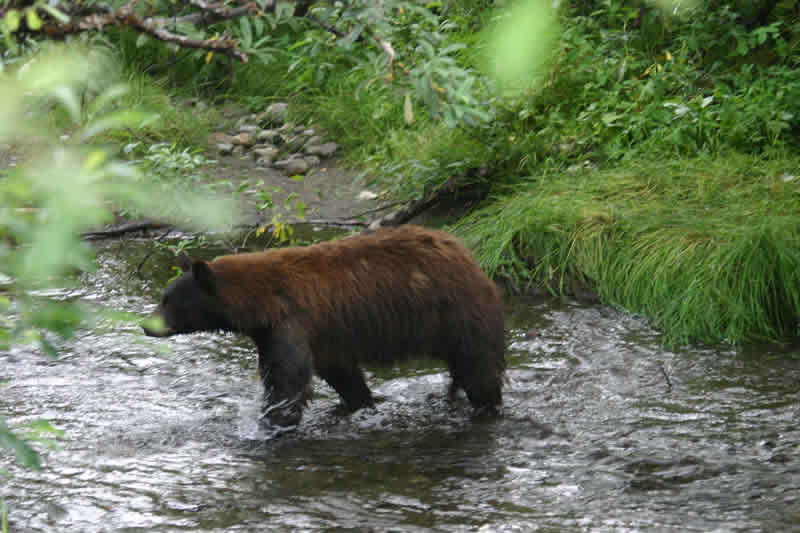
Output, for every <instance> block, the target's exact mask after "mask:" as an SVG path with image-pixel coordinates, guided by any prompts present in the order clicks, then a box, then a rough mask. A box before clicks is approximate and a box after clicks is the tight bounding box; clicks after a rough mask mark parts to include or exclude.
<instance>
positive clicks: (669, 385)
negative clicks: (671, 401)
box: [658, 362, 672, 394]
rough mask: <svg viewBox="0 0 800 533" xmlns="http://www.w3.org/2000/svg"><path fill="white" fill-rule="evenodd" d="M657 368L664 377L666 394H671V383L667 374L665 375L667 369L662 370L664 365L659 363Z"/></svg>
mask: <svg viewBox="0 0 800 533" xmlns="http://www.w3.org/2000/svg"><path fill="white" fill-rule="evenodd" d="M658 367H659V368H660V369H661V373H662V374H663V375H664V379H665V380H666V382H667V394H669V393H670V392H672V381H671V380H670V379H669V374H667V369H666V368H664V363H663V362H659V363H658Z"/></svg>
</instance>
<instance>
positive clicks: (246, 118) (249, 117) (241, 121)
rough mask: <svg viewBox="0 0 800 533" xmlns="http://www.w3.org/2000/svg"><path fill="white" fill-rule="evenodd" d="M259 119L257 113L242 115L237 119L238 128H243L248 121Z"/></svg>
mask: <svg viewBox="0 0 800 533" xmlns="http://www.w3.org/2000/svg"><path fill="white" fill-rule="evenodd" d="M257 119H258V116H257V115H256V114H255V113H250V114H248V115H245V116H243V117H240V118H239V120H237V121H236V129H239V128H241V127H242V126H244V125H245V124H247V123H248V122H250V123H251V124H252V123H253V122H255V121H256V120H257Z"/></svg>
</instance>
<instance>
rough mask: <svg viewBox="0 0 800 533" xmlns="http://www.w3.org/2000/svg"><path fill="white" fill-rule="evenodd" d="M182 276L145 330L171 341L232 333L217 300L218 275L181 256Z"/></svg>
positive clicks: (203, 265) (170, 286)
mask: <svg viewBox="0 0 800 533" xmlns="http://www.w3.org/2000/svg"><path fill="white" fill-rule="evenodd" d="M178 266H179V267H180V269H181V270H182V271H183V274H181V275H180V277H178V278H177V279H175V280H174V281H173V282H172V283H170V284H169V286H168V287H167V289H166V290H165V291H164V295H163V296H162V297H161V303H159V305H158V307H157V308H156V310H155V312H153V314H152V315H151V316H150V318H148V319H147V320H146V321H145V322H144V323H143V324H142V329H144V332H145V334H146V335H149V336H150V337H170V336H172V335H178V334H181V333H194V332H197V331H217V330H230V329H231V327H230V323H229V321H228V319H227V318H226V317H225V314H224V311H223V309H222V307H223V306H222V303H221V302H220V300H219V298H218V296H217V286H216V280H215V275H214V272H213V270H212V269H211V267H210V266H209V264H208V263H206V262H205V261H201V260H192V259H190V258H189V257H188V256H187V255H186V254H184V253H183V252H181V253H180V254H179V255H178Z"/></svg>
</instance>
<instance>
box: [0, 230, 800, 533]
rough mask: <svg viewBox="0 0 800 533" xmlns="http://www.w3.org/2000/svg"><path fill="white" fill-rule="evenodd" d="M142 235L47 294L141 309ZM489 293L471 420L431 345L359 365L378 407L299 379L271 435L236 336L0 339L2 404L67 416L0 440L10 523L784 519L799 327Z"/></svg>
mask: <svg viewBox="0 0 800 533" xmlns="http://www.w3.org/2000/svg"><path fill="white" fill-rule="evenodd" d="M152 252H153V250H152V249H151V248H150V247H149V244H147V243H137V242H136V241H123V242H116V243H111V244H108V245H105V246H104V247H103V248H101V251H100V260H99V263H100V269H99V270H98V271H97V272H95V273H92V274H87V275H85V276H83V277H82V278H81V280H80V284H79V285H78V286H77V287H74V288H70V289H64V290H63V291H60V292H58V291H57V292H54V293H53V294H52V295H51V296H54V297H62V298H75V297H81V298H84V299H86V300H89V301H93V302H95V303H97V304H101V305H103V306H106V307H108V308H110V309H115V310H123V311H129V312H133V313H142V314H144V313H147V312H149V311H150V310H151V309H152V307H153V306H154V303H155V302H156V301H157V300H158V297H159V294H160V291H161V288H162V287H163V286H164V284H165V283H166V278H167V277H168V276H169V275H170V273H169V264H170V260H169V257H168V256H167V254H166V253H165V252H161V251H157V252H155V253H152ZM151 253H152V255H150V256H148V254H151ZM140 264H141V265H142V266H141V268H139V267H140ZM137 270H138V272H137ZM507 307H508V310H507V327H508V331H507V341H508V359H509V366H510V368H509V372H508V384H507V388H506V393H505V407H504V414H503V416H502V417H500V418H497V419H490V420H486V419H479V418H473V417H472V416H471V409H470V408H469V405H468V403H467V401H466V400H465V399H461V400H460V401H455V402H449V401H447V400H446V387H447V381H448V380H447V374H446V372H445V371H444V368H443V367H442V366H441V365H438V364H437V363H435V362H426V363H416V364H409V365H406V366H404V367H402V368H394V369H389V370H386V369H370V372H369V373H368V375H369V379H368V382H369V384H370V387H371V388H372V390H373V392H374V393H375V394H376V396H377V397H378V398H379V400H380V401H379V403H378V406H377V409H375V410H366V411H362V412H358V413H356V414H354V415H352V416H343V415H342V414H341V413H340V410H339V409H337V406H338V403H339V401H338V398H337V397H336V395H335V393H334V392H333V391H332V390H331V389H329V388H328V387H327V386H326V385H325V384H324V383H322V382H321V381H319V380H316V381H315V398H314V401H313V402H312V404H311V406H310V407H309V408H308V409H307V410H306V412H305V415H304V420H303V424H302V426H301V427H300V429H299V430H298V431H297V432H296V433H294V434H292V435H284V436H281V437H279V438H273V439H268V438H266V437H267V436H266V435H265V434H264V433H263V430H262V429H260V428H259V426H258V424H257V417H258V405H259V402H258V398H259V385H258V383H257V380H256V377H255V375H256V370H255V363H256V358H255V356H254V352H253V347H252V346H251V345H250V343H249V341H247V340H245V339H243V338H239V337H236V336H232V335H216V334H207V335H205V334H204V335H196V336H185V337H176V338H173V339H169V340H164V339H151V338H146V337H144V336H143V335H142V333H141V331H140V329H139V328H138V327H136V325H135V324H130V325H123V326H119V325H114V324H112V323H111V322H109V323H107V324H100V325H101V326H103V325H105V326H106V327H105V328H102V329H101V330H99V331H98V330H93V331H85V332H84V333H83V334H81V335H79V336H78V338H77V339H74V340H73V341H70V342H69V343H65V344H63V345H62V346H61V349H62V356H61V357H60V359H58V360H56V361H53V360H50V359H47V358H45V357H43V356H41V355H40V354H37V353H35V352H34V351H33V350H32V349H26V348H16V349H14V350H13V351H11V352H10V353H0V365H2V367H1V368H2V369H1V370H0V378H5V379H7V380H8V381H7V382H5V383H3V384H2V385H0V412H2V413H3V414H4V415H5V416H6V417H7V418H8V421H9V423H10V424H11V425H12V426H14V425H19V424H23V423H25V422H26V421H30V420H33V419H39V418H44V419H47V420H49V421H51V422H52V423H53V424H54V425H56V426H57V427H59V428H61V429H63V430H65V432H66V434H65V437H64V438H63V439H62V442H61V444H60V447H59V448H58V449H57V450H55V451H45V452H44V462H45V467H44V469H43V470H42V471H39V472H36V471H30V470H25V469H22V468H20V467H18V466H17V465H16V464H15V463H14V462H13V461H12V460H11V458H10V456H9V455H7V454H6V455H0V472H1V471H2V470H6V471H7V473H8V474H9V475H10V477H7V476H3V477H0V496H1V497H2V498H4V499H5V504H6V506H7V508H8V512H9V528H8V531H9V532H28V531H47V532H51V531H56V532H61V531H64V532H103V531H124V532H161V531H170V532H171V531H192V532H228V531H248V532H249V531H254V532H255V531H381V532H383V531H402V532H412V531H443V532H445V531H448V532H454V531H486V532H501V531H509V532H511V531H513V532H537V531H539V532H572V531H575V532H578V531H580V532H584V531H597V532H602V531H609V532H611V531H615V532H617V531H619V532H628V531H702V532H709V531H720V532H722V531H724V532H728V531H765V532H766V531H769V532H774V531H800V426H798V420H799V419H800V348H797V347H794V348H780V347H763V348H747V349H733V348H728V347H710V348H707V347H706V348H704V347H690V348H686V349H680V350H670V349H666V348H664V347H663V345H662V339H661V337H660V336H659V334H658V333H657V332H655V331H653V330H652V329H651V328H649V327H648V326H647V324H646V323H645V322H644V321H642V320H640V319H637V318H632V317H630V316H627V315H624V314H621V313H618V312H616V311H613V310H611V309H608V308H605V307H602V306H596V305H594V306H587V305H580V304H576V303H558V302H554V301H552V300H547V299H525V298H509V299H508V300H507ZM0 475H2V474H1V473H0Z"/></svg>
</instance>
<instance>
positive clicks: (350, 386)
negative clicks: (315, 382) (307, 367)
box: [317, 364, 374, 411]
mask: <svg viewBox="0 0 800 533" xmlns="http://www.w3.org/2000/svg"><path fill="white" fill-rule="evenodd" d="M317 374H319V377H321V378H322V379H324V380H325V382H326V383H328V385H330V386H331V387H333V390H335V391H336V392H337V393H338V394H339V396H341V397H342V400H344V403H345V405H347V408H348V409H349V410H350V411H358V410H359V409H361V408H362V407H373V406H374V403H373V401H372V393H371V392H370V390H369V387H367V382H366V381H364V374H363V372H361V369H360V368H358V366H356V365H355V364H353V365H352V366H350V367H348V366H344V365H330V366H326V367H323V368H317Z"/></svg>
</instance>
